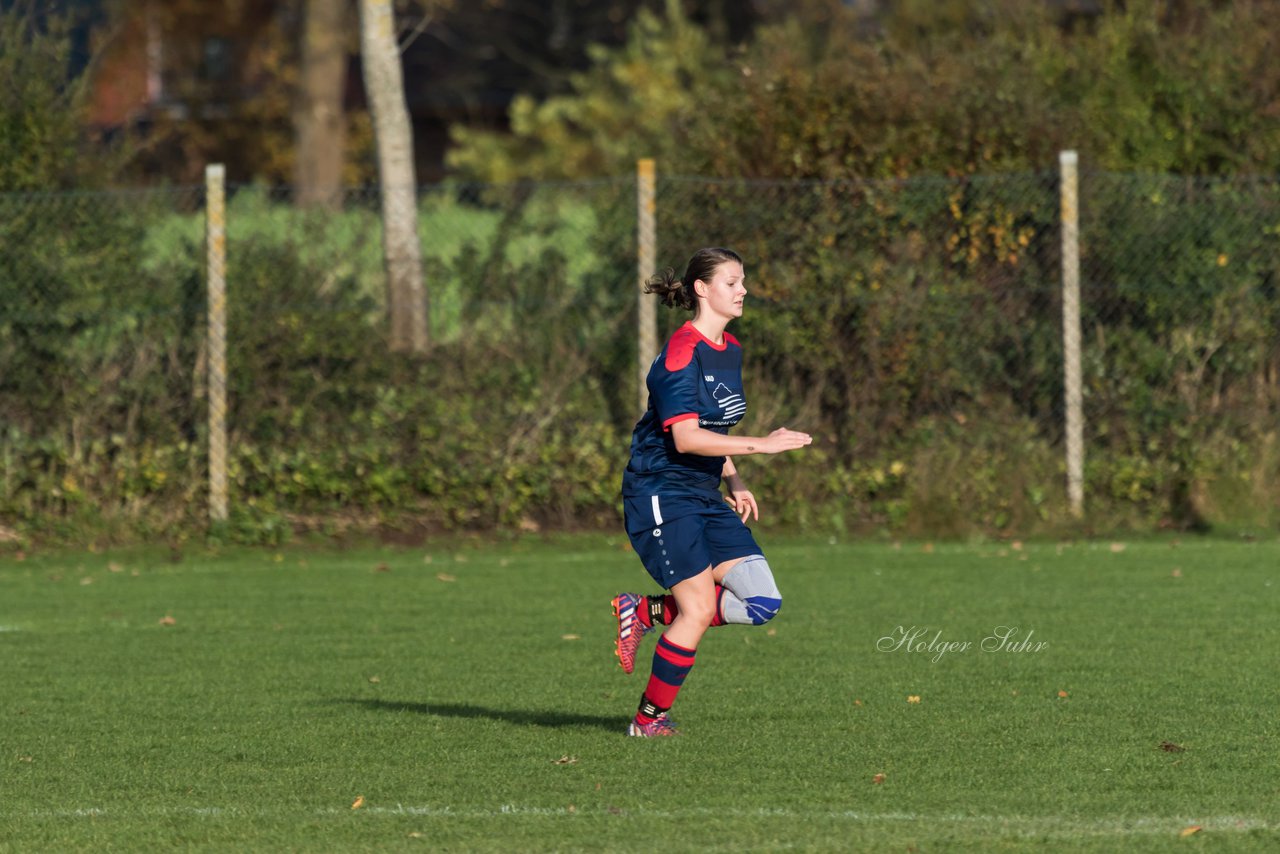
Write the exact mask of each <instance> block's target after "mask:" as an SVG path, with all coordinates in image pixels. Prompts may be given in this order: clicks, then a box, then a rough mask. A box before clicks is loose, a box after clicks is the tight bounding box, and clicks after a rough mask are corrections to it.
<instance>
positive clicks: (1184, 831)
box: [1178, 824, 1204, 839]
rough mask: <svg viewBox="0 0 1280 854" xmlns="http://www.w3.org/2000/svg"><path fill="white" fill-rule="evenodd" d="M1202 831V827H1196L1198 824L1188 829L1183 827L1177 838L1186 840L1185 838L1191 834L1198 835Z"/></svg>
mask: <svg viewBox="0 0 1280 854" xmlns="http://www.w3.org/2000/svg"><path fill="white" fill-rule="evenodd" d="M1202 830H1204V828H1203V827H1201V826H1200V825H1198V824H1193V825H1191V826H1190V827H1184V828H1183V829H1182V832H1181V833H1179V834H1178V836H1180V837H1182V838H1183V839H1186V838H1187V837H1188V836H1190V835H1191V834H1193V833H1199V832H1200V831H1202Z"/></svg>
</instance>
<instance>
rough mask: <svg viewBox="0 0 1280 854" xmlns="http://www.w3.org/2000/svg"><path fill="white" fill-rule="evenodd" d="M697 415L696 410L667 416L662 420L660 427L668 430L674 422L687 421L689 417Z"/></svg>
mask: <svg viewBox="0 0 1280 854" xmlns="http://www.w3.org/2000/svg"><path fill="white" fill-rule="evenodd" d="M697 417H698V413H696V412H686V413H684V414H683V415H676V416H673V417H671V418H668V419H667V420H666V421H663V422H662V429H663V430H670V429H671V425H672V424H675V423H676V422H677V421H688V420H689V419H690V418H697Z"/></svg>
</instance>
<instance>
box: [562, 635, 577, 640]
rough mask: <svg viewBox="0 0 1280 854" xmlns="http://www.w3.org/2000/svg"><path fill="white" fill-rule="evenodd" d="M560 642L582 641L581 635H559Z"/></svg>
mask: <svg viewBox="0 0 1280 854" xmlns="http://www.w3.org/2000/svg"><path fill="white" fill-rule="evenodd" d="M560 640H582V635H561V636H560Z"/></svg>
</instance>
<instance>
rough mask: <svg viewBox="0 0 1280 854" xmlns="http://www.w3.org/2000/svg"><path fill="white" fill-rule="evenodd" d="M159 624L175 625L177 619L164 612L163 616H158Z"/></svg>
mask: <svg viewBox="0 0 1280 854" xmlns="http://www.w3.org/2000/svg"><path fill="white" fill-rule="evenodd" d="M160 625H162V626H176V625H178V621H177V620H175V619H174V618H173V617H170V616H169V615H168V614H166V615H165V616H163V617H161V618H160Z"/></svg>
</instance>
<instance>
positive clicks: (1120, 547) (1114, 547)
mask: <svg viewBox="0 0 1280 854" xmlns="http://www.w3.org/2000/svg"><path fill="white" fill-rule="evenodd" d="M1110 548H1111V553H1112V554H1120V552H1122V551H1124V550H1125V545H1124V543H1112V544H1111V546H1110Z"/></svg>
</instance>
